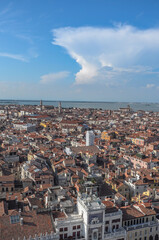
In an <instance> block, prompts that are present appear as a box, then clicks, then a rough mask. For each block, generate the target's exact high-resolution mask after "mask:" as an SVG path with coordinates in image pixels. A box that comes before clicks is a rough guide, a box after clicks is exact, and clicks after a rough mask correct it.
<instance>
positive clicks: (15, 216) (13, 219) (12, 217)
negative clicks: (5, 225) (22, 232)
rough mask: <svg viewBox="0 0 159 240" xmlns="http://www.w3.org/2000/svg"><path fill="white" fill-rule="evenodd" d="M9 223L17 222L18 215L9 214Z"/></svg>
mask: <svg viewBox="0 0 159 240" xmlns="http://www.w3.org/2000/svg"><path fill="white" fill-rule="evenodd" d="M10 221H11V223H12V224H13V223H18V222H19V221H20V219H19V215H14V216H10Z"/></svg>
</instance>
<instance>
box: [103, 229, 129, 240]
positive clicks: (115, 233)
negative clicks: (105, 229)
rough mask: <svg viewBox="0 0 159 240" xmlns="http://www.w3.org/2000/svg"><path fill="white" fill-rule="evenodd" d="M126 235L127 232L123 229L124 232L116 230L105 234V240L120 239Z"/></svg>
mask: <svg viewBox="0 0 159 240" xmlns="http://www.w3.org/2000/svg"><path fill="white" fill-rule="evenodd" d="M125 234H126V231H125V230H124V229H123V228H122V230H116V231H115V232H111V233H105V234H104V238H109V237H120V236H124V235H125Z"/></svg>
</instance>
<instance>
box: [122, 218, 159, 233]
mask: <svg viewBox="0 0 159 240" xmlns="http://www.w3.org/2000/svg"><path fill="white" fill-rule="evenodd" d="M152 226H159V221H158V220H156V221H151V222H147V223H141V224H135V225H132V226H126V227H125V229H126V230H127V231H131V230H135V229H139V228H145V227H152Z"/></svg>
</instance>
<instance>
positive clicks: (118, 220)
mask: <svg viewBox="0 0 159 240" xmlns="http://www.w3.org/2000/svg"><path fill="white" fill-rule="evenodd" d="M116 222H120V218H118V219H114V220H113V221H112V223H116ZM108 223H109V221H108Z"/></svg>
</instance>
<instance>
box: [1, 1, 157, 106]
mask: <svg viewBox="0 0 159 240" xmlns="http://www.w3.org/2000/svg"><path fill="white" fill-rule="evenodd" d="M158 10H159V1H158V0H151V1H150V0H140V1H139V0H133V1H132V0H14V1H7V0H1V1H0V98H1V99H45V100H88V101H135V102H137V101H140V102H159V17H158Z"/></svg>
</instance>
